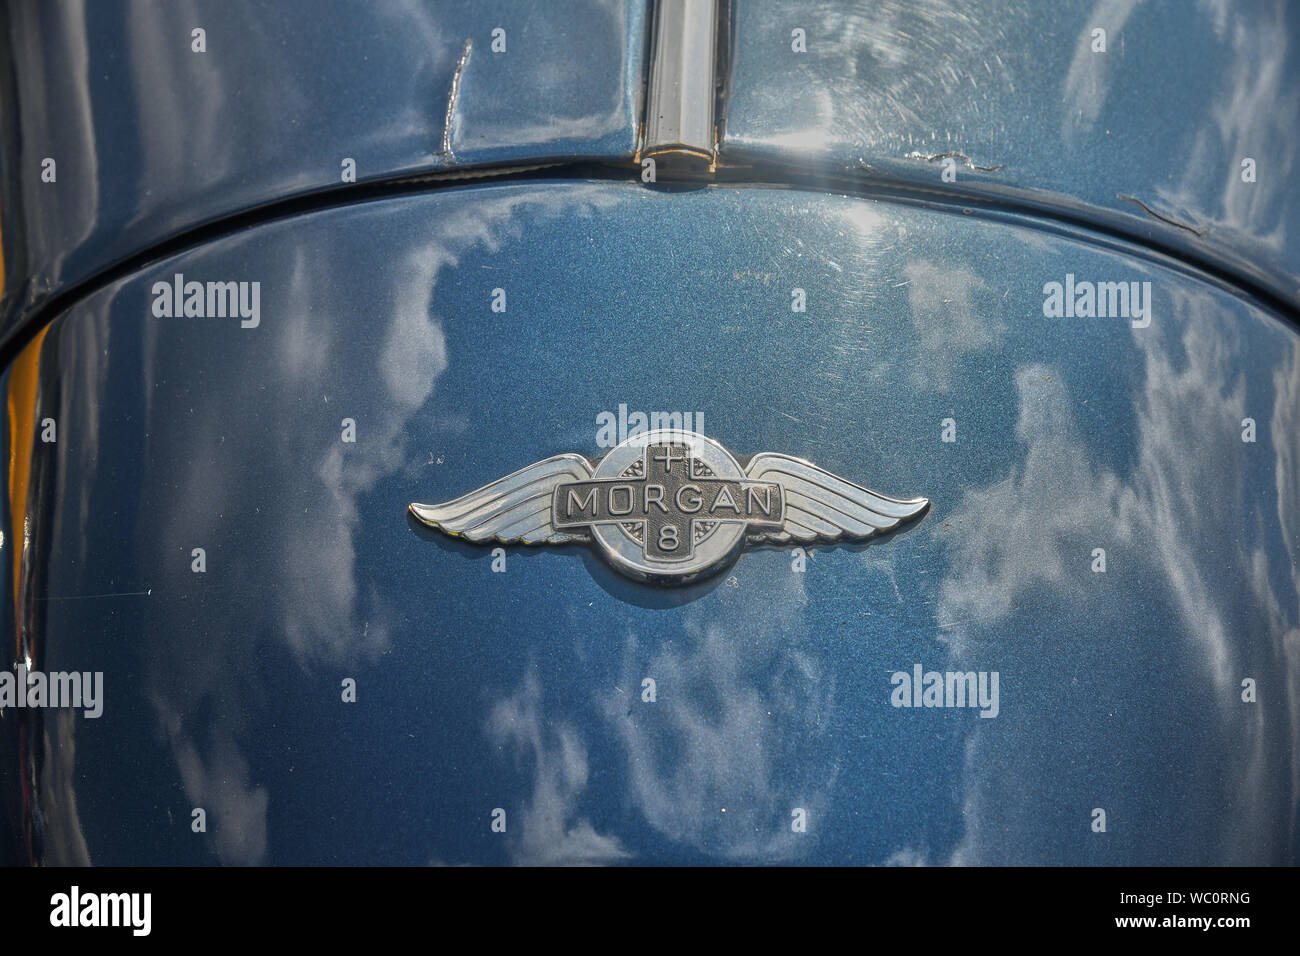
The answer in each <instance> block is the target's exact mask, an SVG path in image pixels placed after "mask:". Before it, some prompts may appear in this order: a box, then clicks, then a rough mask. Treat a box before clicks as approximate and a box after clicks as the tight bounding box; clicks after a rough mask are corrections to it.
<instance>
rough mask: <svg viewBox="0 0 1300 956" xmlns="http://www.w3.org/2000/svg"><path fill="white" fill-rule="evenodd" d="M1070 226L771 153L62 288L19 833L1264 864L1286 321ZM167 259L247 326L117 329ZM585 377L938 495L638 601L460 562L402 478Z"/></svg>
mask: <svg viewBox="0 0 1300 956" xmlns="http://www.w3.org/2000/svg"><path fill="white" fill-rule="evenodd" d="M1097 239H1098V237H1095V236H1090V235H1088V234H1084V233H1079V234H1078V235H1076V236H1074V237H1069V236H1063V235H1061V234H1060V232H1059V230H1055V229H1051V230H1049V229H1040V228H1038V227H1037V226H1036V225H1035V224H1034V223H1033V222H1011V221H999V220H998V219H997V218H995V217H992V216H985V215H980V214H976V215H969V216H960V215H953V214H951V213H950V212H948V211H945V210H943V209H938V208H927V207H925V206H921V205H916V204H894V203H890V202H884V201H878V200H865V199H856V198H851V197H845V196H835V195H818V194H814V193H809V192H801V191H794V190H781V189H766V188H734V189H733V188H716V187H715V188H705V189H696V190H683V191H669V190H654V191H652V190H647V189H643V188H641V187H639V186H636V185H634V184H630V183H628V184H623V183H585V182H569V183H561V182H556V183H537V184H517V185H482V186H467V187H465V188H456V189H445V190H442V191H439V192H434V193H431V194H428V195H422V196H405V197H401V198H396V199H389V200H384V201H375V202H368V203H359V204H353V205H349V206H344V207H340V208H337V209H331V210H326V211H320V212H314V213H311V214H309V215H303V216H296V217H291V218H288V219H285V220H283V221H277V222H272V223H268V224H266V225H263V226H260V227H258V228H255V229H250V230H246V231H244V232H241V233H239V234H237V235H234V236H231V237H228V238H225V239H222V240H220V241H217V242H213V243H210V244H207V245H204V246H203V247H200V248H196V249H193V250H190V251H187V252H185V253H183V254H181V255H179V256H176V257H174V258H171V259H168V260H166V261H163V262H160V263H158V264H156V265H155V266H152V267H150V268H148V269H147V270H145V271H142V272H139V273H138V274H133V275H131V276H129V277H126V278H124V279H122V280H120V281H116V282H113V283H112V284H111V285H109V286H107V287H106V288H104V289H102V290H100V291H97V292H95V293H94V294H92V295H90V296H88V297H87V298H85V299H84V300H83V301H80V302H78V303H76V304H75V305H73V306H72V307H71V308H70V309H69V310H68V311H67V313H66V314H64V315H62V316H60V317H59V318H58V319H57V320H56V321H55V322H54V323H53V324H52V326H51V327H50V328H49V331H48V333H47V334H45V335H44V337H43V338H41V339H40V340H38V341H37V342H35V343H33V345H32V346H30V347H29V350H28V352H27V353H26V355H25V356H24V357H23V358H22V359H20V362H19V365H18V366H17V367H16V369H15V370H14V371H12V372H10V373H9V374H8V376H7V379H6V381H7V387H8V391H9V397H10V409H11V413H10V422H9V426H10V428H9V433H8V435H7V441H8V442H9V446H10V448H11V450H12V452H13V455H14V460H15V461H18V462H24V461H28V460H30V462H31V468H32V476H33V477H32V480H31V482H30V486H29V490H28V492H27V493H26V494H22V495H17V496H15V498H14V509H15V513H13V514H10V515H9V522H8V526H7V527H6V528H5V529H4V539H3V540H4V546H3V549H0V553H3V555H4V557H5V559H6V561H8V562H12V561H14V560H15V559H16V558H17V557H18V555H17V554H16V553H15V546H16V545H18V546H21V547H22V548H23V549H24V550H23V554H24V555H25V558H24V560H23V566H22V585H21V589H20V591H19V596H18V601H17V607H16V613H17V615H18V620H19V622H20V626H21V634H22V637H23V639H24V640H26V641H28V642H30V646H31V647H32V649H33V655H34V657H35V658H36V660H37V661H38V663H39V665H40V666H43V667H45V668H47V669H51V670H57V669H71V668H75V669H78V670H97V669H98V670H103V671H105V674H106V698H107V703H106V706H105V713H104V716H103V717H101V718H99V719H98V720H86V719H83V718H82V717H81V716H79V715H75V716H74V715H72V714H69V713H66V712H59V713H56V712H47V713H40V712H34V711H25V712H21V713H20V712H17V711H12V710H9V711H5V712H3V713H2V714H0V733H2V734H3V741H4V743H5V747H4V748H3V753H4V754H5V760H6V761H9V763H8V764H7V773H6V774H4V775H3V776H0V779H4V780H5V782H6V791H7V793H8V796H9V798H10V799H11V800H12V799H16V798H14V797H13V794H14V793H15V792H16V790H17V788H16V787H15V785H14V778H15V776H18V777H20V778H21V782H22V784H23V785H24V787H25V792H26V794H27V798H28V800H29V803H28V805H27V807H26V808H25V811H24V816H23V818H22V819H23V823H24V825H25V826H26V827H27V828H28V836H29V837H30V848H31V853H32V854H33V855H34V856H35V858H36V859H38V860H40V861H41V862H44V863H85V862H94V863H99V864H112V863H128V862H129V863H169V862H183V863H203V862H215V861H221V862H225V863H325V862H350V863H351V862H357V863H377V862H404V863H425V862H440V863H463V862H476V863H504V862H548V863H549V862H578V861H582V862H713V861H744V862H778V861H780V862H803V863H885V862H896V863H917V862H932V863H938V862H963V863H1009V862H1016V863H1140V864H1160V863H1179V864H1187V863H1294V862H1296V860H1297V856H1298V852H1297V843H1296V835H1295V834H1296V823H1297V812H1296V806H1297V801H1296V795H1297V776H1296V769H1295V768H1296V767H1297V766H1298V765H1300V726H1298V725H1297V718H1296V714H1297V713H1300V707H1298V706H1297V699H1296V694H1297V688H1298V687H1300V657H1298V656H1297V655H1298V654H1300V644H1298V643H1297V635H1298V634H1300V576H1298V574H1297V567H1300V563H1298V562H1297V560H1296V559H1297V549H1298V548H1300V522H1298V521H1297V510H1298V509H1300V483H1298V481H1297V476H1298V475H1300V468H1297V464H1298V462H1297V457H1298V455H1300V422H1298V421H1297V417H1298V416H1300V340H1298V338H1297V334H1296V330H1295V328H1294V327H1293V326H1290V325H1288V324H1286V323H1284V322H1283V321H1280V320H1279V317H1278V316H1277V315H1274V314H1271V313H1270V312H1268V311H1267V310H1266V309H1265V308H1263V307H1261V306H1260V305H1259V304H1257V303H1255V302H1253V301H1252V300H1250V299H1249V298H1247V297H1245V296H1242V295H1241V294H1239V293H1237V292H1235V291H1234V290H1232V289H1231V288H1229V287H1226V286H1225V285H1223V284H1222V283H1221V282H1220V281H1218V280H1215V279H1213V278H1211V277H1207V276H1203V275H1200V274H1198V273H1197V272H1195V271H1194V270H1191V269H1188V268H1186V267H1184V266H1182V265H1180V264H1178V263H1176V262H1173V261H1172V260H1167V259H1162V258H1160V257H1158V256H1151V255H1148V254H1145V253H1143V254H1141V255H1135V254H1134V253H1136V252H1138V251H1139V250H1137V249H1136V247H1131V248H1126V247H1123V246H1122V245H1121V244H1117V243H1115V242H1113V241H1107V242H1105V243H1103V242H1100V241H1095V240H1097ZM176 272H183V273H184V274H185V275H186V276H187V277H190V278H197V279H223V280H233V279H245V280H259V281H261V282H262V319H261V324H260V326H259V327H258V328H256V329H241V328H240V327H239V324H238V321H237V320H230V319H198V318H189V319H186V318H172V319H157V318H153V317H152V316H151V314H150V305H151V301H152V299H151V294H150V289H151V286H152V284H153V282H155V281H159V280H169V279H170V278H171V276H172V275H174V274H175V273H176ZM1066 273H1073V274H1075V275H1077V276H1078V277H1080V278H1090V279H1096V280H1114V281H1121V280H1146V281H1150V282H1151V283H1152V289H1153V293H1154V312H1153V319H1152V322H1151V324H1150V326H1149V327H1148V328H1145V329H1135V328H1132V327H1131V326H1130V325H1129V323H1127V322H1125V321H1123V320H1118V319H1111V320H1101V319H1091V320H1086V319H1075V320H1069V319H1045V318H1044V317H1043V313H1042V304H1043V291H1042V290H1043V285H1044V283H1045V282H1049V281H1054V280H1055V281H1059V280H1061V279H1062V278H1063V277H1064V275H1065V274H1066ZM497 286H504V287H506V288H507V289H508V295H509V298H508V311H507V312H506V313H505V314H494V313H493V312H492V311H491V310H490V308H489V302H490V293H491V290H492V289H493V288H494V287H497ZM795 286H798V287H802V288H804V289H806V290H807V295H808V311H807V312H806V313H804V314H797V313H792V312H791V311H790V289H791V288H792V287H795ZM33 366H35V367H38V368H39V376H38V377H36V378H35V379H34V381H35V382H36V383H37V384H36V385H35V386H31V387H32V388H34V389H35V391H34V394H33V395H32V396H31V401H32V402H34V405H32V406H31V408H30V414H28V412H26V411H22V410H24V409H27V408H28V406H27V405H25V404H24V403H23V400H22V399H23V396H22V394H21V393H22V389H23V387H24V385H23V382H24V381H27V380H28V379H22V378H21V376H20V375H19V370H21V369H25V368H31V367H33ZM620 403H626V404H627V405H628V407H629V408H631V409H639V410H645V411H649V410H665V411H672V410H678V411H692V412H701V413H703V415H704V422H705V426H704V429H703V430H704V431H706V432H707V433H708V434H709V435H711V436H712V437H714V438H717V439H719V440H721V441H722V442H723V443H724V444H725V445H726V446H727V447H728V448H730V449H732V450H733V451H735V452H737V453H739V454H749V453H752V452H756V451H761V450H778V451H783V452H787V453H790V454H795V455H799V456H802V457H806V458H809V459H811V460H814V461H816V462H817V463H819V464H821V465H823V466H825V467H827V468H829V469H831V470H833V471H835V472H837V473H840V474H845V475H852V476H854V477H855V479H857V480H861V481H862V482H864V483H865V484H867V485H869V486H871V487H873V488H879V489H882V490H884V491H886V492H888V493H892V494H898V495H912V494H921V495H925V496H927V497H929V498H931V499H932V500H933V506H932V509H931V511H930V513H929V514H928V515H927V516H926V517H925V518H924V519H923V520H922V521H921V522H919V523H918V524H916V525H914V526H910V527H908V528H905V529H904V530H902V531H900V532H899V533H897V534H894V535H892V536H890V537H888V538H886V539H884V540H881V541H878V542H873V543H870V544H867V545H865V546H857V547H836V548H819V549H817V550H816V551H815V552H814V553H813V554H812V555H811V558H810V560H809V563H808V569H807V571H806V573H802V574H799V573H795V572H793V571H792V558H791V555H790V553H789V552H788V551H786V550H781V549H758V550H750V551H747V552H746V553H745V554H744V555H743V556H742V557H741V558H740V559H739V561H738V562H737V563H736V564H735V565H734V566H733V567H732V568H731V569H729V570H728V571H727V572H726V573H724V574H722V575H720V576H719V577H718V578H716V579H714V580H712V581H710V582H708V583H705V584H701V585H699V586H695V587H688V588H684V589H681V590H671V591H664V590H655V589H650V588H646V587H644V586H642V585H639V584H636V583H633V582H630V581H627V580H624V579H622V578H620V577H619V576H618V575H617V574H616V573H615V572H613V571H612V570H610V569H609V568H608V567H606V566H605V565H604V564H603V563H602V562H601V561H600V560H599V559H598V558H596V557H595V556H593V555H591V554H590V553H589V552H588V551H587V550H585V549H580V548H572V549H543V550H528V549H514V550H511V551H510V552H509V554H508V557H507V570H506V572H505V573H503V574H500V573H493V572H492V571H491V569H490V565H491V560H492V559H491V555H490V552H488V551H487V550H485V549H481V548H479V547H475V546H469V545H464V544H460V543H457V542H454V541H448V540H447V539H446V538H444V537H443V536H440V535H438V534H436V533H433V532H429V531H427V530H425V529H422V528H421V527H419V526H418V524H417V523H415V522H414V521H412V520H411V519H410V518H409V517H408V516H407V515H406V514H405V507H406V503H407V502H409V501H412V500H441V499H445V498H450V497H453V496H455V495H457V494H460V493H461V492H463V491H464V490H466V489H467V488H473V487H477V486H478V485H481V484H483V483H485V482H487V481H490V480H492V479H494V478H496V477H499V476H501V475H503V474H506V473H507V472H509V471H512V470H514V469H516V468H518V467H520V466H522V465H524V464H527V463H529V462H533V461H536V460H538V459H540V458H542V457H545V456H547V455H550V454H554V453H556V452H561V451H577V452H580V453H583V454H586V455H589V456H595V455H596V454H598V453H599V449H598V448H597V447H596V446H595V433H596V422H595V419H596V415H597V414H598V413H600V412H601V411H615V410H617V409H618V406H619V404H620ZM15 410H19V411H22V414H18V413H17V412H15ZM47 416H48V417H54V418H56V419H57V420H58V422H59V429H60V430H59V433H58V441H57V443H54V444H42V443H40V441H39V440H36V439H34V438H33V437H32V428H33V422H35V421H39V420H40V419H41V418H43V417H47ZM345 417H351V418H354V419H355V420H356V423H357V441H356V443H355V444H345V443H343V442H342V441H341V440H340V423H341V420H342V419H343V418H345ZM949 417H951V418H954V419H955V420H956V422H957V427H958V440H957V442H956V443H945V442H942V441H941V440H940V422H941V420H943V419H945V418H949ZM1245 417H1253V418H1254V419H1255V420H1256V421H1257V422H1258V429H1259V433H1258V441H1257V442H1256V443H1254V444H1246V443H1243V442H1242V441H1241V438H1240V433H1241V421H1242V419H1243V418H1245ZM15 426H17V427H16V428H15ZM20 471H21V469H20ZM14 474H15V472H14V471H13V470H12V469H11V494H14V487H15V486H14V484H13V475H14ZM20 543H21V544H20ZM195 547H204V548H206V549H207V561H208V564H207V572H206V573H205V574H202V575H198V574H194V573H192V572H191V570H190V561H191V558H190V552H191V549H192V548H195ZM1097 547H1102V548H1105V549H1106V551H1107V554H1108V570H1107V573H1105V574H1096V573H1093V572H1092V571H1091V570H1090V564H1091V562H1092V550H1093V549H1094V548H1097ZM6 580H8V578H6ZM4 590H7V589H4ZM141 592H143V593H141ZM918 662H919V663H921V664H923V665H924V666H925V668H926V669H934V670H949V669H953V670H955V669H961V670H966V669H971V670H988V671H998V672H999V673H1000V675H1001V683H1000V687H1001V690H1000V706H1001V712H1000V714H999V716H998V717H996V718H995V719H981V718H980V717H979V716H978V715H977V714H976V713H975V712H973V711H958V710H904V709H897V708H894V707H892V706H891V705H890V696H891V690H892V687H891V683H890V675H891V674H892V673H893V672H895V671H900V670H902V671H910V669H911V668H912V666H913V665H914V664H915V663H918ZM346 677H355V678H356V680H357V682H358V688H359V691H358V701H357V702H356V703H355V704H342V703H341V702H340V681H341V680H342V679H344V678H346ZM646 677H652V678H654V679H655V680H656V681H657V682H658V700H657V702H655V703H653V704H651V703H643V702H642V700H641V681H642V680H643V678H646ZM1246 677H1253V678H1255V679H1256V680H1258V681H1259V687H1260V690H1259V701H1258V703H1256V704H1246V703H1243V702H1242V701H1241V699H1240V682H1241V681H1242V679H1244V678H1246ZM20 749H21V750H22V752H23V753H26V754H27V755H28V757H27V763H25V764H24V766H23V767H22V768H15V767H13V765H12V755H13V754H15V753H17V752H19V751H20ZM195 806H202V807H205V808H206V809H207V812H208V824H209V832H208V834H207V835H206V836H197V835H195V834H193V833H191V831H190V826H189V815H190V810H191V808H192V807H195ZM497 807H501V808H504V809H505V810H506V811H507V814H508V822H509V829H508V832H507V833H506V834H504V835H500V834H494V833H492V832H491V831H490V828H489V824H490V814H491V812H492V810H493V808H497ZM796 807H802V808H805V809H806V810H807V811H808V813H809V827H808V832H807V833H806V834H803V835H798V834H795V833H792V832H791V826H790V823H791V811H792V809H793V808H796ZM1094 807H1104V808H1105V809H1106V811H1107V813H1108V816H1109V832H1107V833H1106V834H1094V833H1092V832H1090V828H1089V824H1090V820H1091V818H1090V813H1091V811H1092V809H1093V808H1094Z"/></svg>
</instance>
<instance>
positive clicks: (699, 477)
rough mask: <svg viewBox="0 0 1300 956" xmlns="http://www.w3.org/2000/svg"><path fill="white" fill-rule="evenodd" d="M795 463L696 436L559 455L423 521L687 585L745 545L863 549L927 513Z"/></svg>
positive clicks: (429, 509)
mask: <svg viewBox="0 0 1300 956" xmlns="http://www.w3.org/2000/svg"><path fill="white" fill-rule="evenodd" d="M929 504H930V502H929V501H928V500H927V499H925V498H908V499H898V498H888V497H886V496H884V495H881V494H877V493H876V492H874V491H870V490H868V489H866V488H863V487H862V486H861V485H855V484H853V483H852V482H849V481H845V480H844V479H843V478H839V477H837V476H835V475H833V474H831V473H830V472H829V471H826V470H825V469H822V468H818V467H817V466H816V465H813V464H810V463H809V462H806V461H803V460H801V459H798V458H791V457H790V456H788V455H778V454H772V453H766V452H765V453H762V454H758V455H754V456H753V457H752V458H750V459H749V462H748V464H747V465H746V466H745V467H743V468H742V467H741V465H740V463H739V462H738V461H737V460H736V459H735V458H733V457H732V456H731V454H730V453H729V452H728V451H727V450H726V449H725V448H723V447H722V446H721V445H719V444H718V443H717V442H715V441H713V440H712V439H711V438H705V437H704V436H703V435H698V434H696V433H694V432H682V431H652V432H645V433H642V434H640V435H636V436H633V437H630V438H628V439H627V440H626V441H625V442H623V443H622V444H620V445H618V446H617V447H616V448H613V449H612V450H611V451H610V452H609V454H607V455H606V456H605V457H604V458H602V459H600V461H598V462H596V463H595V464H594V465H593V464H592V463H591V462H589V461H588V460H587V459H586V458H583V457H582V456H581V455H556V456H555V457H554V458H547V459H546V460H545V461H539V462H537V464H535V465H529V466H528V467H527V468H524V469H522V470H520V471H517V472H515V473H514V474H513V475H507V476H506V477H505V478H501V479H499V480H497V481H494V482H492V483H491V484H489V485H484V486H483V487H482V488H479V489H478V490H477V491H471V492H470V493H469V494H467V495H465V496H463V497H460V498H457V499H455V500H454V501H447V502H444V503H442V504H438V505H422V504H412V505H411V513H412V514H413V515H415V517H416V518H418V519H419V520H420V521H422V522H424V523H425V524H427V525H429V526H430V527H433V528H437V529H439V530H440V531H443V532H445V533H447V534H450V535H453V536H456V537H462V538H466V539H468V540H470V541H474V542H500V543H501V544H516V543H520V544H565V543H570V542H582V543H589V542H594V543H595V544H596V546H597V547H598V548H599V550H600V552H601V553H602V554H603V555H604V557H605V559H606V560H608V561H609V563H610V564H612V565H613V566H614V567H615V568H617V569H618V570H619V571H621V572H623V573H624V574H627V575H629V576H631V577H635V578H640V579H642V580H650V581H655V582H658V583H662V584H681V583H686V582H688V581H692V580H695V579H697V578H699V577H701V576H703V575H706V574H708V573H710V572H712V571H716V570H720V569H721V568H723V567H724V566H725V565H726V563H727V562H728V561H729V560H730V559H731V558H732V557H734V556H735V555H736V554H737V553H738V552H739V551H740V550H741V548H743V547H744V546H745V544H747V543H748V544H760V543H765V542H770V543H774V544H785V543H787V542H798V543H804V544H806V543H812V542H819V541H824V542H833V541H839V540H841V539H848V540H852V541H861V540H863V539H865V538H869V537H871V536H872V535H874V534H878V533H880V532H882V531H888V530H890V529H891V528H894V527H895V526H897V525H899V524H901V523H902V522H904V521H908V520H911V519H912V518H915V517H917V516H918V515H920V514H921V513H922V512H924V511H925V509H926V507H927V506H928V505H929Z"/></svg>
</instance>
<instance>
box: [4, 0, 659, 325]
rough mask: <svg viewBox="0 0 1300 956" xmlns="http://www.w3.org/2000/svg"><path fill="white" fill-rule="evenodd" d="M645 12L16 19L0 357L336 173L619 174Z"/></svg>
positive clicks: (140, 3)
mask: <svg viewBox="0 0 1300 956" xmlns="http://www.w3.org/2000/svg"><path fill="white" fill-rule="evenodd" d="M647 11H648V4H647V3H646V2H644V0H554V2H548V3H546V4H545V5H531V4H518V3H510V2H496V0H488V2H483V0H473V2H469V0H457V2H439V3H422V2H386V3H371V2H369V0H340V2H331V3H327V4H322V3H315V2H306V0H300V2H285V0H275V2H270V0H244V2H227V0H191V2H187V3H183V4H177V3H170V2H162V0H108V2H94V3H89V2H84V0H68V2H59V3H45V2H41V0H9V2H7V3H6V4H5V5H4V7H3V22H5V24H6V26H7V27H8V30H7V31H6V32H5V35H6V41H5V43H4V44H3V45H0V57H3V61H0V69H2V70H3V74H4V75H6V77H7V79H8V82H7V83H6V84H5V85H4V89H5V91H6V92H5V95H4V96H3V99H0V116H3V120H4V123H5V124H6V125H5V133H4V136H3V137H2V138H0V147H2V148H0V173H3V176H2V177H0V182H3V184H4V190H5V192H4V194H3V196H2V197H0V214H3V236H4V243H3V246H4V252H5V269H6V272H7V274H8V276H9V279H10V281H9V283H8V284H7V286H6V287H5V288H4V295H3V299H2V300H0V340H4V339H8V338H9V337H10V336H11V335H12V334H13V333H14V332H15V330H16V328H17V326H18V325H19V324H20V323H21V322H23V321H24V320H25V318H26V317H27V316H28V315H30V314H31V313H32V312H33V311H35V310H36V309H38V308H39V307H40V306H41V305H43V304H44V303H45V302H47V301H49V299H50V298H51V297H53V296H55V295H57V294H59V293H60V292H63V291H65V290H67V289H68V288H69V287H72V286H75V285H76V284H78V283H80V282H83V281H86V280H88V279H90V278H92V277H94V276H95V275H96V274H97V273H99V272H101V271H103V270H104V269H106V268H107V267H109V266H112V265H114V264H116V263H118V262H120V261H122V260H124V259H127V258H129V257H131V256H133V255H135V254H137V253H139V252H140V251H141V250H142V249H145V248H149V247H152V246H155V245H157V244H159V243H163V242H166V241H168V240H170V239H172V238H174V237H176V236H178V235H181V234H183V233H185V232H186V231H188V230H192V229H194V228H195V227H198V226H201V225H203V224H205V223H209V222H213V221H217V220H219V219H222V218H223V217H228V216H231V215H235V214H238V213H242V212H245V211H247V210H249V209H253V208H257V207H260V206H263V205H266V204H268V203H274V202H282V201H284V200H285V199H287V198H292V197H297V196H305V195H309V194H314V193H319V192H321V191H324V190H328V189H331V188H342V186H343V184H342V182H341V179H342V174H343V170H342V163H343V161H344V160H345V159H346V158H351V159H353V160H354V161H355V164H356V182H357V183H359V184H365V183H367V182H371V181H374V180H377V179H384V178H391V177H395V176H412V175H419V174H438V173H448V172H453V171H457V170H464V169H468V168H476V167H481V166H502V165H506V166H508V165H527V164H535V163H542V162H548V161H556V160H571V159H574V158H584V157H585V158H601V159H612V158H620V157H622V158H628V159H630V157H631V156H632V154H633V153H634V152H635V150H636V137H637V127H638V124H639V122H640V118H641V110H642V104H641V99H642V75H643V73H644V71H645V55H646V50H645V47H646V36H647V30H648V27H647V25H646V16H647ZM572 24H581V32H580V33H577V34H575V32H574V31H573V30H572V29H571V25H572ZM198 28H201V29H203V30H205V31H206V38H205V44H206V49H205V52H202V53H199V52H194V50H193V49H192V42H193V41H192V39H191V31H192V30H194V29H198ZM498 28H499V29H501V30H504V31H505V44H506V46H505V50H504V52H500V53H494V52H493V50H492V42H493V35H492V34H493V31H494V30H495V29H498ZM47 157H48V158H53V159H54V160H55V162H56V166H55V171H56V175H57V179H56V181H55V182H53V183H48V182H44V181H43V180H42V178H41V174H42V161H43V160H44V159H45V158H47Z"/></svg>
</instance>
